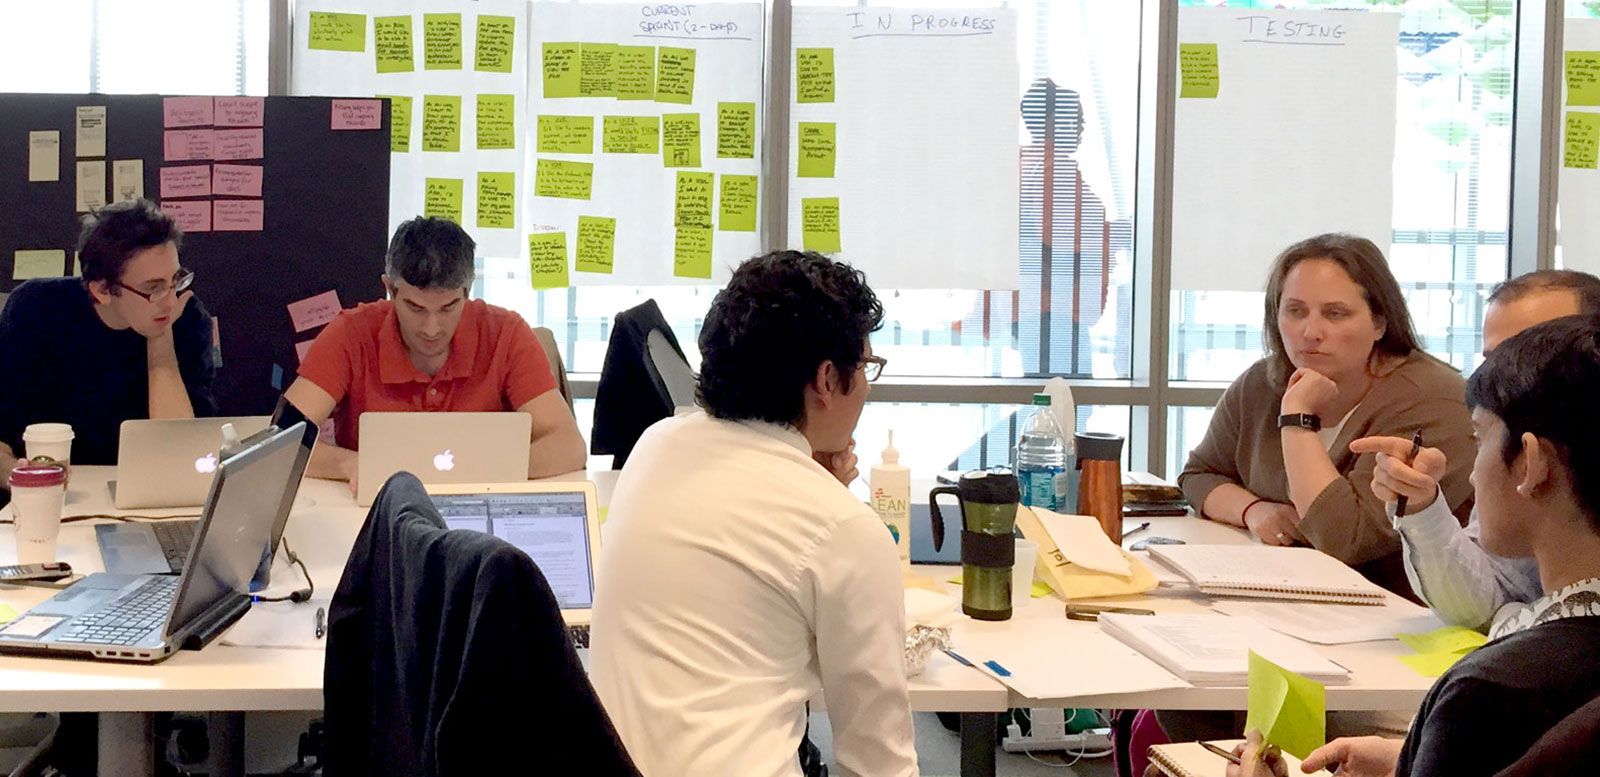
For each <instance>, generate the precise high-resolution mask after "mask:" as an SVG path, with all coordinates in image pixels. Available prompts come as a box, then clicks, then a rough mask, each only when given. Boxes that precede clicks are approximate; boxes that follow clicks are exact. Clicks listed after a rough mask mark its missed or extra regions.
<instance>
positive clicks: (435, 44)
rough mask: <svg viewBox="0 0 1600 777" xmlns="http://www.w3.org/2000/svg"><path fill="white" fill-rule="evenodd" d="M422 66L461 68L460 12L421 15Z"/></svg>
mask: <svg viewBox="0 0 1600 777" xmlns="http://www.w3.org/2000/svg"><path fill="white" fill-rule="evenodd" d="M422 68H423V69H424V70H460V69H461V14H458V13H429V14H423V15H422Z"/></svg>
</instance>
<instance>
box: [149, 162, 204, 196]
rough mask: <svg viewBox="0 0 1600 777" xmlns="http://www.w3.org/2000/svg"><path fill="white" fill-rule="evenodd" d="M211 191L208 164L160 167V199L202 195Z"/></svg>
mask: <svg viewBox="0 0 1600 777" xmlns="http://www.w3.org/2000/svg"><path fill="white" fill-rule="evenodd" d="M210 193H211V166H210V165H180V166H178V167H163V168H161V199H163V200H164V199H166V198H168V197H204V196H206V195H207V194H210Z"/></svg>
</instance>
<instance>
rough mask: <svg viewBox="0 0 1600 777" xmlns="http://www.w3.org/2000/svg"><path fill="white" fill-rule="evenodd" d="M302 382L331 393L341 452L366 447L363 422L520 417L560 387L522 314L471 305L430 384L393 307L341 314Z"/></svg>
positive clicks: (304, 368) (367, 306) (309, 355)
mask: <svg viewBox="0 0 1600 777" xmlns="http://www.w3.org/2000/svg"><path fill="white" fill-rule="evenodd" d="M300 376H301V377H303V378H305V379H307V380H309V381H311V382H312V383H315V384H317V386H319V387H321V388H322V390H323V391H326V392H328V394H330V395H331V396H332V397H333V399H334V401H335V402H337V403H338V406H337V407H336V408H335V410H334V415H333V417H334V419H335V425H336V427H337V433H336V437H337V440H338V443H339V446H340V447H342V448H349V449H351V450H357V449H358V448H359V446H360V443H361V440H360V430H361V425H360V420H361V414H362V413H366V412H437V411H447V412H448V411H478V412H486V411H487V412H497V411H505V410H516V409H517V408H519V407H522V406H523V405H525V404H527V402H528V400H531V399H533V398H534V397H537V396H539V395H540V394H543V393H545V392H546V391H550V390H552V389H554V388H555V387H556V379H555V376H554V375H552V374H551V372H550V362H549V360H548V359H546V358H545V355H544V349H543V348H542V347H540V346H539V341H538V339H537V338H535V337H534V335H533V329H531V328H530V327H529V326H528V322H527V321H525V320H523V318H522V316H521V315H519V314H517V313H516V312H515V311H511V310H506V309H505V308H501V307H496V306H494V305H490V304H489V303H487V302H484V301H483V300H476V299H475V300H468V301H467V303H466V306H465V307H464V308H463V310H462V313H461V324H460V325H459V326H457V327H456V333H455V336H454V337H452V338H451V339H450V355H449V357H447V358H446V359H445V362H444V366H443V367H441V368H440V369H439V372H438V374H436V375H432V376H429V375H427V374H426V373H424V372H422V371H421V370H419V369H417V368H416V366H415V365H413V364H412V363H411V356H410V354H409V353H408V352H407V351H406V346H405V343H404V342H403V341H402V340H401V339H400V325H399V323H398V321H396V319H395V312H394V303H393V302H390V301H388V300H384V301H382V302H367V303H363V304H361V305H357V306H356V307H354V308H352V309H350V310H345V311H342V312H340V313H339V315H338V317H337V318H335V319H334V320H333V321H332V322H330V323H329V324H328V326H327V328H326V329H324V330H322V333H321V334H319V335H317V339H316V341H315V342H313V343H312V344H311V350H309V351H307V352H306V358H305V361H304V362H302V363H301V364H300Z"/></svg>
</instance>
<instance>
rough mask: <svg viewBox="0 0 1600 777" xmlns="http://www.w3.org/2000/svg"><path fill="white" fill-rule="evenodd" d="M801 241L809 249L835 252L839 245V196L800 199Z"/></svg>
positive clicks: (838, 249) (828, 252)
mask: <svg viewBox="0 0 1600 777" xmlns="http://www.w3.org/2000/svg"><path fill="white" fill-rule="evenodd" d="M800 236H801V238H800V242H801V247H803V248H805V250H807V251H820V252H822V253H826V254H835V253H838V252H839V251H841V250H843V249H841V248H840V246H839V198H838V197H805V198H802V199H801V200H800Z"/></svg>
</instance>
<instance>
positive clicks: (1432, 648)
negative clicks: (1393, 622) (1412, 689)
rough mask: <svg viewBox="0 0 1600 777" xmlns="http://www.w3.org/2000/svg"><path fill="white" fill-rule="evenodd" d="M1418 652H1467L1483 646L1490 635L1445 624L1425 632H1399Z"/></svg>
mask: <svg viewBox="0 0 1600 777" xmlns="http://www.w3.org/2000/svg"><path fill="white" fill-rule="evenodd" d="M1396 636H1397V637H1398V638H1399V639H1400V642H1401V643H1403V644H1404V645H1405V646H1406V647H1408V648H1411V649H1412V650H1413V651H1415V652H1417V653H1467V652H1471V651H1473V650H1476V649H1478V648H1480V647H1483V645H1484V643H1486V642H1488V641H1489V638H1488V637H1485V636H1484V635H1482V634H1480V633H1478V632H1476V631H1473V630H1472V629H1469V628H1464V627H1461V626H1445V627H1443V628H1438V629H1434V630H1433V631H1429V632H1426V633H1423V634H1398V635H1396Z"/></svg>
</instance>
